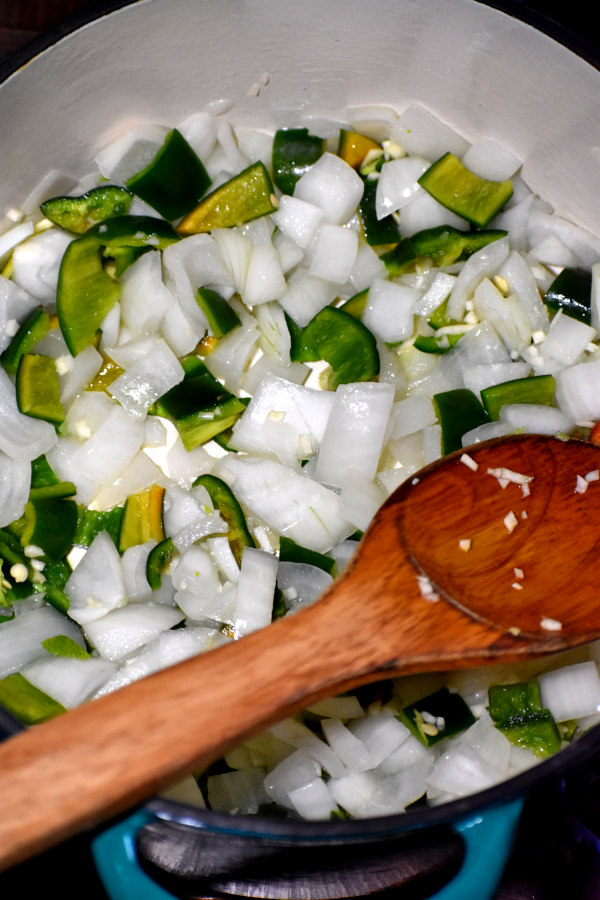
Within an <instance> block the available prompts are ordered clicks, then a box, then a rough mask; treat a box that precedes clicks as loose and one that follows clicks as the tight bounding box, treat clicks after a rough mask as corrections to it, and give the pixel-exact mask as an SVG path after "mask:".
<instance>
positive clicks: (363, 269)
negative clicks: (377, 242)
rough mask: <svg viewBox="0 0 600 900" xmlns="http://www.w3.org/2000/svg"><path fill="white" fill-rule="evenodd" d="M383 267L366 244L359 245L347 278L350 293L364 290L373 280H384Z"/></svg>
mask: <svg viewBox="0 0 600 900" xmlns="http://www.w3.org/2000/svg"><path fill="white" fill-rule="evenodd" d="M385 276H386V270H385V265H384V263H383V262H382V261H381V259H380V258H379V256H378V255H377V253H376V252H375V250H374V249H373V247H370V246H369V245H368V244H363V243H359V245H358V251H357V253H356V259H355V260H354V265H353V266H352V271H351V272H350V275H349V276H348V284H349V285H350V287H351V289H352V293H356V294H357V293H359V291H363V290H365V288H368V287H369V285H370V284H371V283H372V282H373V281H374V280H375V278H385Z"/></svg>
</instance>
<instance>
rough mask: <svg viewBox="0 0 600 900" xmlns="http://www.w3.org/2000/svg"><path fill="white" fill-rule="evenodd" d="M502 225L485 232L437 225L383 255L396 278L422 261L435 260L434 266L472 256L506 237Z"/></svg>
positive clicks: (390, 271) (386, 264) (460, 260)
mask: <svg viewBox="0 0 600 900" xmlns="http://www.w3.org/2000/svg"><path fill="white" fill-rule="evenodd" d="M506 234H507V232H506V231H504V230H503V229H501V228H488V229H486V230H483V231H460V230H459V229H458V228H453V227H452V226H451V225H437V226H436V227H435V228H425V229H423V230H422V231H417V232H416V234H413V235H412V236H411V237H409V238H403V239H402V240H401V241H400V242H399V243H398V244H397V245H396V246H395V247H393V248H392V249H391V250H388V251H387V253H384V254H382V256H381V259H382V261H383V263H384V265H385V267H386V269H387V271H388V273H389V275H390V276H391V277H392V278H397V277H398V276H399V275H402V274H403V272H405V271H406V270H407V269H409V268H410V267H411V266H413V265H414V264H415V263H416V262H417V261H418V260H421V259H428V260H431V262H432V264H433V265H434V266H440V267H442V266H450V265H452V264H453V263H455V262H462V261H463V260H465V259H468V258H469V256H471V255H472V254H473V253H476V252H477V250H481V249H482V248H483V247H487V245H488V244H491V243H492V241H497V240H499V239H500V238H503V237H506Z"/></svg>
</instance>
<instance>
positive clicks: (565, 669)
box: [538, 660, 600, 722]
mask: <svg viewBox="0 0 600 900" xmlns="http://www.w3.org/2000/svg"><path fill="white" fill-rule="evenodd" d="M538 682H539V686H540V700H541V703H542V706H543V707H545V708H546V709H549V710H550V712H551V713H552V715H553V717H554V719H555V720H556V721H557V722H565V721H566V720H567V719H581V718H582V717H583V716H589V715H592V714H593V713H597V712H600V676H599V675H598V667H597V666H596V663H595V662H593V661H592V660H589V661H586V662H581V663H576V664H575V665H573V666H562V667H561V668H560V669H554V670H553V671H551V672H544V673H543V674H542V675H539V676H538Z"/></svg>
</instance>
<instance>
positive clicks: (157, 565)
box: [146, 537, 175, 591]
mask: <svg viewBox="0 0 600 900" xmlns="http://www.w3.org/2000/svg"><path fill="white" fill-rule="evenodd" d="M174 553H175V544H174V543H173V539H172V538H170V537H169V538H165V539H164V541H161V542H160V544H157V545H156V547H153V548H152V550H151V551H150V553H149V554H148V559H147V560H146V578H147V579H148V584H149V585H150V587H151V588H152V590H153V591H157V590H158V589H159V587H160V586H161V584H162V576H163V573H164V572H165V571H166V570H167V568H168V566H169V563H170V562H171V560H172V559H173V555H174Z"/></svg>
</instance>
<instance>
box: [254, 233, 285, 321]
mask: <svg viewBox="0 0 600 900" xmlns="http://www.w3.org/2000/svg"><path fill="white" fill-rule="evenodd" d="M285 288H286V282H285V278H284V275H283V270H282V268H281V261H280V259H279V254H278V253H277V251H276V250H275V248H274V247H273V246H272V245H271V244H255V245H254V247H253V249H252V254H251V256H250V261H249V263H248V268H247V271H246V281H245V283H244V301H245V303H247V304H248V306H252V307H253V306H257V305H258V304H261V303H269V302H271V301H272V300H276V299H277V298H278V297H279V296H280V295H281V294H283V292H284V291H285Z"/></svg>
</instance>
